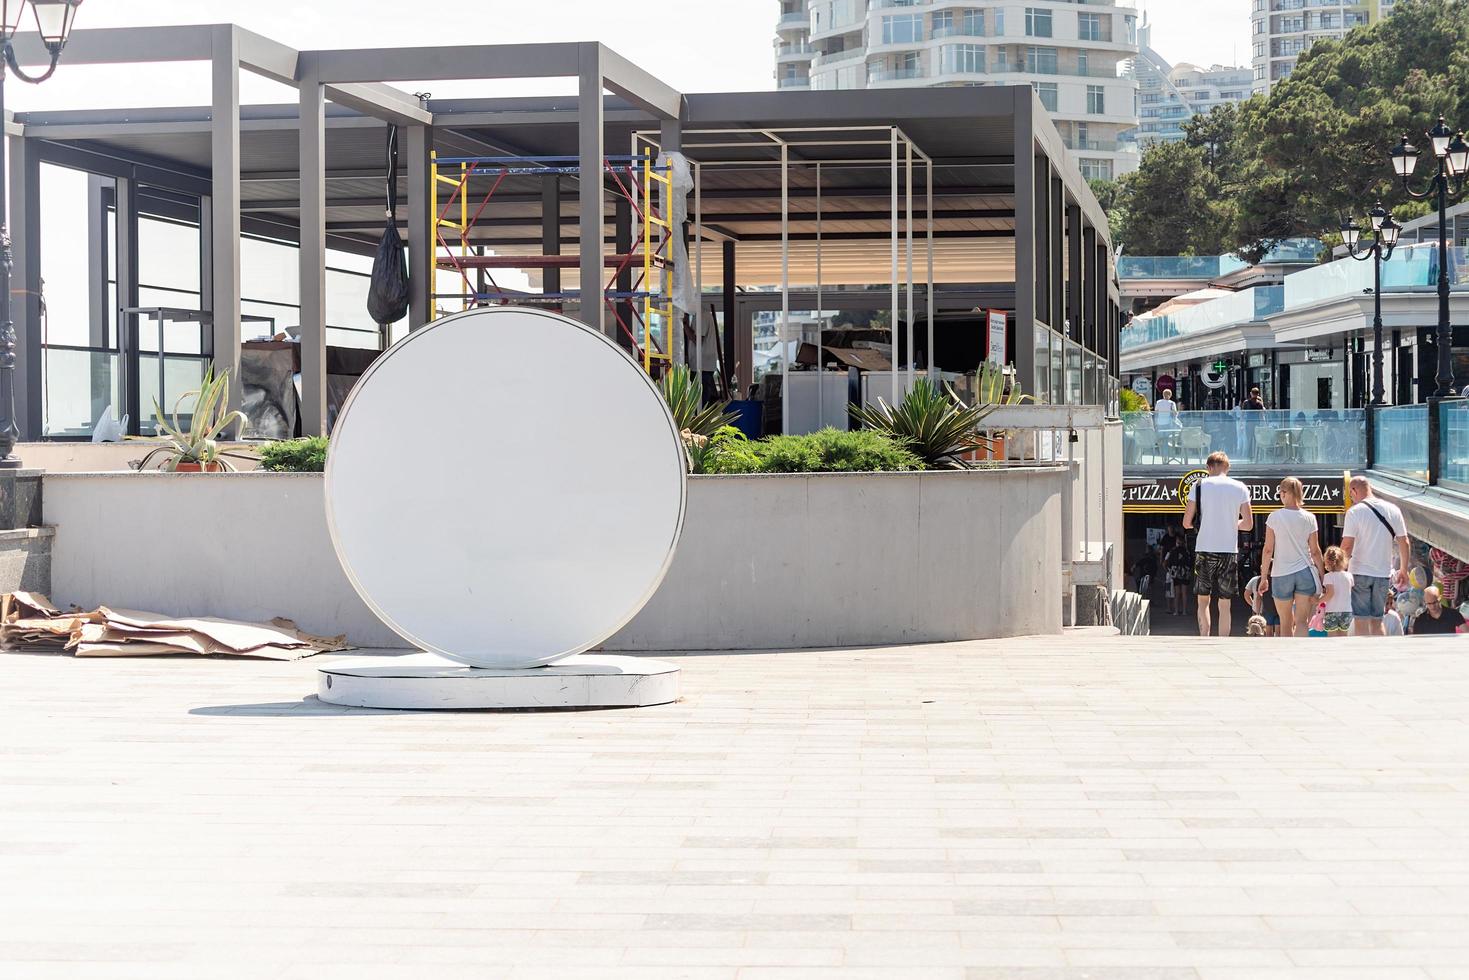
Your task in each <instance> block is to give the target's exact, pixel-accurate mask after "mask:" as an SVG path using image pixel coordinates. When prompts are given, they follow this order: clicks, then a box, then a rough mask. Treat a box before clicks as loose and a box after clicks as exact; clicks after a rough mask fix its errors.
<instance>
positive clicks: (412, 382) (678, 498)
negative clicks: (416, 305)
mask: <svg viewBox="0 0 1469 980" xmlns="http://www.w3.org/2000/svg"><path fill="white" fill-rule="evenodd" d="M506 354H509V355H510V356H513V357H515V358H517V359H521V360H524V361H525V362H526V363H554V364H556V365H558V370H559V371H560V372H561V374H562V377H563V379H564V384H565V386H566V389H567V390H568V391H570V392H573V393H574V394H573V395H572V396H570V397H567V398H558V399H552V400H551V402H549V403H547V404H544V405H543V406H542V409H541V410H539V411H538V412H537V415H536V424H535V427H534V428H533V429H528V428H526V427H523V426H517V425H498V424H493V423H491V424H486V425H484V426H482V427H481V428H480V429H479V431H478V433H477V435H476V438H475V446H474V451H473V452H465V451H464V437H463V435H462V433H460V432H457V431H455V430H453V429H452V428H449V427H438V426H424V425H423V424H422V418H423V417H425V416H427V417H430V418H465V417H476V416H477V417H481V418H488V419H498V418H505V417H509V416H512V415H513V414H514V413H515V411H516V409H517V408H518V407H519V406H523V405H526V404H529V403H531V402H534V401H536V400H537V392H538V391H540V390H542V389H543V387H544V383H543V381H542V379H541V378H540V377H539V376H538V375H536V374H535V373H533V372H530V371H522V372H517V373H515V374H513V375H511V376H510V377H508V378H506V379H503V381H502V383H501V384H497V385H493V386H491V385H484V384H480V383H477V382H478V380H479V373H480V365H482V364H484V363H485V362H486V361H488V360H493V359H494V358H496V357H500V356H505V355H506ZM541 401H543V402H544V399H541ZM591 412H595V413H596V415H597V418H598V435H597V438H596V439H587V438H586V418H587V416H588V414H589V413H591ZM410 442H412V443H413V444H414V445H415V451H416V452H421V453H422V454H423V456H424V458H426V459H430V460H433V461H434V468H433V470H432V472H431V473H425V472H424V471H422V470H419V469H417V468H414V467H408V466H403V465H402V463H401V461H400V460H397V459H395V458H394V457H393V456H392V455H390V454H387V453H384V452H383V451H382V446H383V445H384V443H387V444H390V445H401V444H407V443H410ZM573 445H575V446H576V447H577V449H576V451H575V452H568V451H567V447H569V446H573ZM511 460H513V461H515V465H516V472H515V475H514V476H513V478H509V477H507V473H506V469H505V468H506V464H507V461H511ZM592 474H595V476H592ZM593 483H595V490H593V489H592V487H591V484H593ZM686 492H687V488H686V473H685V456H684V448H683V442H682V439H681V437H680V436H679V431H678V427H677V426H676V425H674V421H673V416H672V414H671V413H670V410H669V408H668V404H667V402H666V401H664V399H663V396H662V395H661V394H660V393H659V391H658V389H657V387H656V386H655V385H654V384H653V381H652V379H651V378H649V377H648V375H647V374H646V373H645V372H643V371H641V370H639V369H638V367H637V365H635V364H634V363H633V362H632V361H631V360H629V359H628V357H627V356H626V355H625V354H624V353H623V352H622V351H621V350H619V349H618V348H617V347H616V345H615V344H613V343H612V342H611V341H610V340H609V338H607V337H606V336H605V335H603V334H602V333H600V332H599V331H595V330H591V329H590V328H588V327H587V326H585V325H584V324H579V323H577V322H576V321H574V320H571V319H569V318H567V317H564V316H561V315H559V314H556V313H552V312H549V311H546V310H530V309H517V308H512V307H498V308H491V309H479V310H469V311H466V312H463V313H457V314H454V315H452V316H449V317H446V318H444V319H442V320H439V321H437V322H435V323H434V324H432V325H430V326H429V327H428V328H426V329H423V330H419V331H415V332H413V333H410V334H407V335H405V336H404V337H402V338H401V339H399V340H398V342H397V343H395V344H394V345H393V346H392V347H390V348H389V349H388V350H387V352H386V353H384V354H383V356H382V357H380V358H378V359H377V360H376V361H374V362H373V364H372V366H371V367H369V368H368V369H367V373H365V374H364V375H363V376H362V379H361V381H359V382H358V384H357V385H356V386H355V387H354V388H353V389H352V394H351V395H350V396H349V397H348V399H347V403H346V405H345V406H344V407H343V409H342V414H341V416H340V418H339V420H338V425H337V428H336V430H335V432H334V433H333V436H332V451H331V455H330V457H329V458H328V461H327V472H326V510H327V527H328V529H329V530H330V532H331V539H332V547H333V548H334V549H335V550H336V553H337V557H338V559H339V560H340V561H341V564H342V569H343V570H344V571H345V572H346V573H347V578H348V579H349V580H350V581H351V583H352V586H353V587H354V588H355V589H356V590H357V592H358V594H359V595H360V596H361V597H362V600H363V601H364V602H366V603H367V604H368V606H369V607H370V608H371V609H372V610H373V612H375V613H376V614H377V616H378V618H379V619H381V620H382V621H383V622H384V623H386V624H387V625H388V626H389V627H391V628H392V629H393V631H394V632H396V633H397V634H398V635H400V636H402V637H403V638H404V639H405V640H407V641H408V642H409V643H411V644H412V645H414V646H416V647H420V648H422V649H425V650H429V651H432V652H435V653H439V654H442V655H444V656H446V657H449V658H451V659H453V660H457V661H459V662H461V663H466V664H469V665H470V666H474V667H495V668H524V667H540V666H544V665H546V664H552V663H556V662H557V661H560V660H565V659H567V658H568V657H573V656H575V655H577V654H579V653H582V652H584V651H586V650H588V649H590V648H591V647H593V646H594V645H596V644H598V643H600V642H602V641H603V640H605V639H607V638H608V637H609V636H611V635H612V634H613V633H615V632H617V630H619V629H621V628H622V627H623V626H625V625H626V624H627V623H628V621H629V620H631V619H632V618H633V616H635V615H636V614H637V612H638V611H639V610H640V609H642V607H643V606H644V604H646V603H647V601H648V600H649V599H650V598H652V596H653V593H654V591H656V590H657V588H658V585H659V583H660V582H662V581H663V576H664V574H665V573H666V572H667V571H668V566H669V565H670V564H671V563H672V561H673V552H674V548H675V547H676V546H677V544H678V538H679V533H680V531H681V530H682V528H683V518H684V501H685V497H686ZM414 512H417V513H424V514H432V515H433V520H428V521H414V520H404V519H403V518H404V515H405V514H409V513H414Z"/></svg>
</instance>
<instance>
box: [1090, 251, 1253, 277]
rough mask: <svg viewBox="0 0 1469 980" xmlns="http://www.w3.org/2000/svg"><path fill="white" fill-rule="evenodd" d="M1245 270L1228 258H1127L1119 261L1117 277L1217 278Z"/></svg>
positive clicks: (1223, 256)
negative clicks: (1236, 270) (1227, 273)
mask: <svg viewBox="0 0 1469 980" xmlns="http://www.w3.org/2000/svg"><path fill="white" fill-rule="evenodd" d="M1244 267H1245V263H1243V262H1241V261H1240V260H1239V259H1236V258H1234V257H1232V256H1229V255H1124V256H1121V257H1120V258H1118V260H1117V278H1118V279H1214V278H1217V277H1218V276H1222V275H1224V274H1225V273H1226V272H1233V271H1234V270H1235V269H1243V268H1244Z"/></svg>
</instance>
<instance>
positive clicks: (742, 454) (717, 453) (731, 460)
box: [685, 425, 760, 473]
mask: <svg viewBox="0 0 1469 980" xmlns="http://www.w3.org/2000/svg"><path fill="white" fill-rule="evenodd" d="M685 446H686V448H687V449H688V451H689V472H691V473H754V472H756V471H757V470H758V469H759V468H760V457H759V456H758V455H756V452H755V443H752V442H750V440H749V439H747V438H745V434H744V433H743V432H741V431H740V430H739V429H736V428H735V427H734V426H732V425H726V426H721V427H720V428H719V429H717V430H716V431H715V432H714V434H713V435H711V436H709V437H708V438H707V439H697V438H696V439H690V440H686V441H685Z"/></svg>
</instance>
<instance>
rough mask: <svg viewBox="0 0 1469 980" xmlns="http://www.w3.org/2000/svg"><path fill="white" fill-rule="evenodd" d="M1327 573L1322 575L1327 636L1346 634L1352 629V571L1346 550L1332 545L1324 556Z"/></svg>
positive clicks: (1324, 624) (1324, 625) (1323, 621)
mask: <svg viewBox="0 0 1469 980" xmlns="http://www.w3.org/2000/svg"><path fill="white" fill-rule="evenodd" d="M1323 564H1324V565H1325V567H1326V574H1325V575H1323V576H1321V583H1322V584H1321V588H1322V593H1323V594H1322V601H1323V602H1324V603H1325V606H1326V615H1325V617H1323V619H1322V623H1323V628H1324V629H1325V630H1326V635H1327V636H1346V635H1347V634H1348V633H1350V632H1351V630H1352V573H1351V572H1349V571H1347V556H1346V552H1344V551H1342V549H1340V548H1338V547H1337V546H1336V545H1332V546H1331V547H1330V548H1327V549H1326V554H1325V555H1324V556H1323Z"/></svg>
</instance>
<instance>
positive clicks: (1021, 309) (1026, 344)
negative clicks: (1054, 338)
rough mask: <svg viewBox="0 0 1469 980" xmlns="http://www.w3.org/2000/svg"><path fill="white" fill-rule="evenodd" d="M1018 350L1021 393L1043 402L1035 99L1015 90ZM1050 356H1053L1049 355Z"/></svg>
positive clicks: (1046, 396)
mask: <svg viewBox="0 0 1469 980" xmlns="http://www.w3.org/2000/svg"><path fill="white" fill-rule="evenodd" d="M1015 92H1016V99H1015V118H1014V122H1015V132H1014V156H1015V179H1014V185H1015V349H1014V350H1013V351H1011V352H1010V357H1011V360H1012V361H1013V362H1014V364H1015V377H1016V379H1017V380H1018V381H1019V382H1020V385H1021V390H1023V391H1025V392H1026V393H1028V394H1034V395H1036V396H1037V397H1038V398H1040V399H1041V400H1042V401H1048V400H1049V399H1050V393H1049V392H1038V391H1036V387H1035V377H1036V375H1035V359H1036V350H1035V345H1036V328H1035V272H1036V269H1035V253H1036V248H1035V214H1036V201H1035V138H1034V135H1033V134H1032V132H1031V125H1032V123H1031V112H1032V108H1033V102H1034V100H1035V95H1034V94H1033V93H1032V92H1030V91H1028V90H1026V89H1020V88H1017V89H1015ZM1047 356H1049V355H1047Z"/></svg>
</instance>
